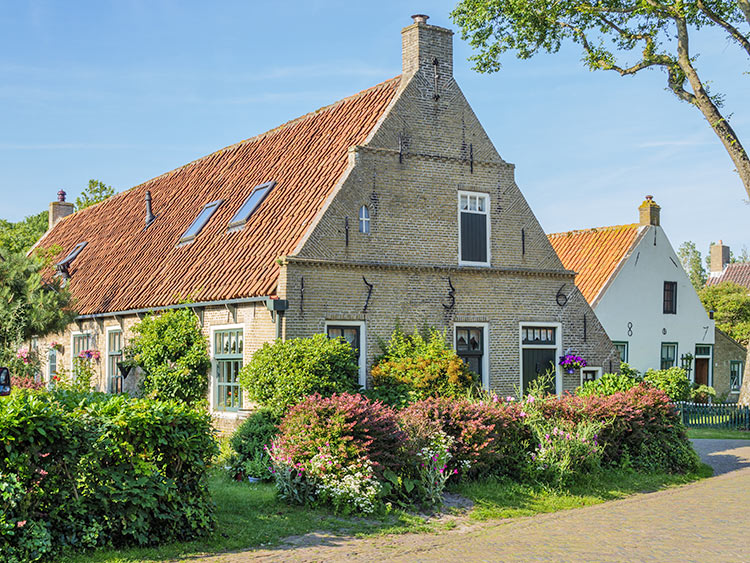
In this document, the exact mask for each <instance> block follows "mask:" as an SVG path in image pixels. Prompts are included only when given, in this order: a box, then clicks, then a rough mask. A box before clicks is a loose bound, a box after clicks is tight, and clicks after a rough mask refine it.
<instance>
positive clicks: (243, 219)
mask: <svg viewBox="0 0 750 563" xmlns="http://www.w3.org/2000/svg"><path fill="white" fill-rule="evenodd" d="M275 185H276V182H267V183H265V184H261V185H260V186H257V187H256V188H255V189H253V192H252V193H251V194H250V195H249V196H248V197H247V199H246V200H245V203H243V204H242V207H240V210H239V211H238V212H237V214H236V215H235V216H234V217H233V218H232V220H231V221H230V222H229V228H230V229H231V228H233V227H240V226H242V225H244V224H245V223H247V221H248V219H250V217H251V216H252V214H253V212H254V211H255V209H256V208H257V207H258V206H259V205H260V203H261V202H262V201H263V200H264V199H265V197H266V195H268V192H270V191H271V188H273V187H274V186H275Z"/></svg>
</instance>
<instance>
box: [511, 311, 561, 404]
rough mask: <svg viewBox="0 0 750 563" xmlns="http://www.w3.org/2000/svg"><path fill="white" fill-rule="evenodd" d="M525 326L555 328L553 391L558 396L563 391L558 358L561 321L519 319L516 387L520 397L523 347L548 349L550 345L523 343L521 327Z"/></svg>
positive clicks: (559, 354) (559, 353)
mask: <svg viewBox="0 0 750 563" xmlns="http://www.w3.org/2000/svg"><path fill="white" fill-rule="evenodd" d="M526 327H532V328H554V329H555V349H556V353H555V392H556V394H557V396H558V397H561V396H562V392H563V377H562V370H561V369H560V364H559V361H558V358H559V357H560V356H562V355H563V349H562V340H563V335H562V323H558V322H546V323H545V322H539V321H521V322H519V323H518V366H519V368H520V369H519V370H518V389H519V390H520V393H521V397H523V351H524V349H532V348H534V349H547V350H548V349H550V348H552V346H550V345H549V344H524V343H523V329H524V328H526Z"/></svg>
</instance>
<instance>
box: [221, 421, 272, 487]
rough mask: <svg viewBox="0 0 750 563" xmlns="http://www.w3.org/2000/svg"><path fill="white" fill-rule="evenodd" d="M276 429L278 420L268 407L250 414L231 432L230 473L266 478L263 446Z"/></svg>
mask: <svg viewBox="0 0 750 563" xmlns="http://www.w3.org/2000/svg"><path fill="white" fill-rule="evenodd" d="M278 431H279V419H278V417H277V416H275V415H274V414H273V412H272V411H271V410H270V409H267V408H261V409H258V410H257V411H255V412H254V413H252V414H251V415H250V416H249V417H248V418H247V419H246V420H245V421H244V422H243V423H242V424H241V425H240V427H239V428H238V429H237V430H236V431H235V432H234V434H232V437H231V438H230V439H229V445H230V446H231V448H232V450H233V452H234V453H233V455H232V459H231V464H232V473H233V474H234V477H235V478H236V479H242V478H244V477H255V478H258V479H270V478H271V473H270V472H269V469H268V468H269V466H270V463H271V460H270V459H269V457H268V452H267V451H266V449H267V447H268V446H270V445H271V442H272V441H273V439H274V437H275V436H276V434H277V433H278Z"/></svg>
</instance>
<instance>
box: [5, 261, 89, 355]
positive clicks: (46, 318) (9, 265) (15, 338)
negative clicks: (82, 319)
mask: <svg viewBox="0 0 750 563" xmlns="http://www.w3.org/2000/svg"><path fill="white" fill-rule="evenodd" d="M52 260H53V255H51V254H47V253H44V252H39V253H34V254H33V255H32V256H25V255H24V254H23V253H11V252H7V251H5V250H2V249H0V363H2V362H3V361H5V360H7V359H8V357H9V356H11V357H12V356H14V355H15V351H16V348H17V347H18V346H19V345H20V344H21V343H22V342H25V341H28V340H29V339H31V337H32V336H44V335H45V334H49V333H51V332H58V331H61V330H63V329H64V328H65V327H66V326H67V325H68V323H71V322H72V321H73V319H74V318H75V315H76V314H75V312H74V311H73V309H72V307H71V295H70V293H69V292H68V290H67V289H65V288H63V287H62V286H61V283H60V280H59V279H57V278H53V279H52V280H50V281H47V280H45V279H44V278H43V275H42V274H43V272H44V270H45V268H47V267H48V266H49V264H50V262H51V261H52Z"/></svg>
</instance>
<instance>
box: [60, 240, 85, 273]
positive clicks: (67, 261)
mask: <svg viewBox="0 0 750 563" xmlns="http://www.w3.org/2000/svg"><path fill="white" fill-rule="evenodd" d="M87 244H88V242H79V243H78V244H76V245H75V247H74V248H73V250H71V251H70V254H68V255H67V256H66V257H65V258H63V259H62V260H60V261H59V262H58V263H57V264H55V270H57V275H59V276H62V277H63V279H66V280H67V279H69V278H70V272H69V271H68V268H70V265H71V264H72V263H73V260H75V259H76V257H77V256H78V255H79V254H80V253H81V250H83V249H84V248H85V247H86V245H87Z"/></svg>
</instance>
